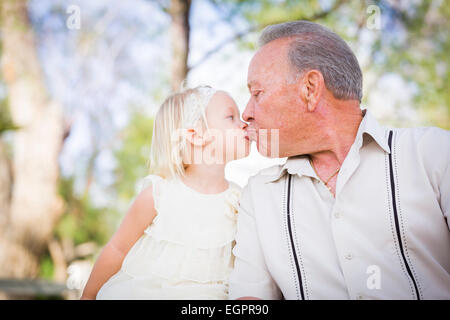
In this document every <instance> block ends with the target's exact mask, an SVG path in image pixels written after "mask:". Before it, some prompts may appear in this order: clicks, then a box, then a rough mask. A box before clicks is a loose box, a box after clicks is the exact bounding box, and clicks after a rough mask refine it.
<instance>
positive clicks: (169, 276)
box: [100, 175, 240, 299]
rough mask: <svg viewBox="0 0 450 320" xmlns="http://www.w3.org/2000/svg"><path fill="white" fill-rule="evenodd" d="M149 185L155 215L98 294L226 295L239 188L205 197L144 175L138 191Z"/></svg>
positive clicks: (191, 296) (231, 267) (159, 178)
mask: <svg viewBox="0 0 450 320" xmlns="http://www.w3.org/2000/svg"><path fill="white" fill-rule="evenodd" d="M150 185H151V186H152V187H153V198H154V204H155V209H156V211H157V215H156V216H155V218H154V219H153V221H152V223H151V224H150V226H148V227H147V229H146V230H145V232H144V234H143V235H142V236H141V237H140V238H139V240H138V241H137V242H136V243H135V244H134V246H133V247H132V248H131V249H130V251H129V252H128V254H127V255H126V257H125V259H124V261H123V263H122V267H121V269H120V271H119V272H118V274H116V275H115V276H113V277H112V278H111V279H110V280H108V282H107V283H105V285H104V287H103V288H102V291H101V295H100V297H103V298H108V297H112V298H114V297H121V296H124V297H125V298H126V297H134V298H135V299H139V298H149V299H153V298H155V299H164V297H165V298H166V299H178V298H179V299H187V298H189V299H210V298H211V299H226V296H227V291H228V277H229V274H230V272H231V270H232V269H233V266H234V255H233V253H232V250H233V247H234V245H235V240H234V239H235V235H236V219H237V214H238V207H239V198H240V187H239V186H237V185H235V184H233V183H232V182H230V187H229V188H228V190H226V191H225V192H224V193H223V194H218V195H212V196H204V195H201V194H195V193H192V192H186V188H183V186H182V185H180V182H179V181H175V180H166V179H163V178H161V177H159V176H156V175H148V176H146V177H145V178H144V179H143V181H142V183H141V191H142V190H143V189H145V188H147V187H148V186H150Z"/></svg>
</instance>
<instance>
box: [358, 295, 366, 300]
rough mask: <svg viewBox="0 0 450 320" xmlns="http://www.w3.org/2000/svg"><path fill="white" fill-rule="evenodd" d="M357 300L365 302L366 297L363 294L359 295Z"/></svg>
mask: <svg viewBox="0 0 450 320" xmlns="http://www.w3.org/2000/svg"><path fill="white" fill-rule="evenodd" d="M356 299H357V300H363V299H364V296H363V295H362V294H358V295H357V296H356Z"/></svg>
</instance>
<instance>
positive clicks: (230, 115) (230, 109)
mask: <svg viewBox="0 0 450 320" xmlns="http://www.w3.org/2000/svg"><path fill="white" fill-rule="evenodd" d="M205 114H206V120H207V122H208V127H209V130H208V133H207V134H208V135H209V136H210V137H211V138H212V139H211V144H212V146H210V148H211V149H213V150H214V151H213V152H214V153H215V157H216V159H222V161H224V162H225V163H226V162H228V161H231V160H236V159H240V158H244V157H246V156H248V154H249V152H250V139H249V137H248V135H247V131H246V130H245V129H246V128H247V124H246V123H245V122H243V121H241V118H240V114H239V109H238V107H237V106H236V103H235V102H234V100H233V98H231V97H230V96H229V95H228V94H227V93H226V92H224V91H218V92H216V93H215V94H214V96H212V98H211V100H210V101H209V104H208V106H207V107H206V113H205Z"/></svg>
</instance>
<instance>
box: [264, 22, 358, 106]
mask: <svg viewBox="0 0 450 320" xmlns="http://www.w3.org/2000/svg"><path fill="white" fill-rule="evenodd" d="M286 37H292V38H293V41H292V42H291V44H290V47H289V53H288V56H289V61H290V63H291V64H292V65H293V66H294V67H295V69H296V74H295V76H296V78H297V79H298V77H299V76H300V75H302V74H303V72H305V71H309V70H312V69H315V70H319V71H320V72H321V73H322V75H323V78H324V81H325V86H326V87H327V89H328V90H330V91H331V92H332V93H333V96H334V97H335V98H337V99H342V100H353V99H354V100H359V101H360V102H361V98H362V72H361V68H360V67H359V63H358V60H357V59H356V57H355V55H354V54H353V52H352V50H351V49H350V47H349V46H348V45H347V43H345V41H344V40H343V39H342V38H341V37H339V36H338V35H337V34H336V33H334V32H333V31H331V30H329V29H327V28H325V27H323V26H321V25H319V24H317V23H313V22H309V21H303V20H299V21H292V22H286V23H280V24H274V25H270V26H268V27H266V28H265V29H264V30H263V32H262V34H261V36H260V37H259V46H260V47H262V46H264V45H265V44H267V43H269V42H271V41H273V40H276V39H280V38H286Z"/></svg>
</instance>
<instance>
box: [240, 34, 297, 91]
mask: <svg viewBox="0 0 450 320" xmlns="http://www.w3.org/2000/svg"><path fill="white" fill-rule="evenodd" d="M288 43H289V39H287V38H283V39H277V40H274V41H272V42H269V43H267V44H266V45H264V46H262V47H261V48H260V49H259V50H258V51H257V52H256V53H255V55H254V56H253V58H252V60H251V61H250V64H249V67H248V74H247V84H248V87H249V88H251V86H254V85H257V84H261V82H264V80H270V77H271V76H273V75H274V72H277V73H283V72H288V64H287V61H288V59H287V54H288Z"/></svg>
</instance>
